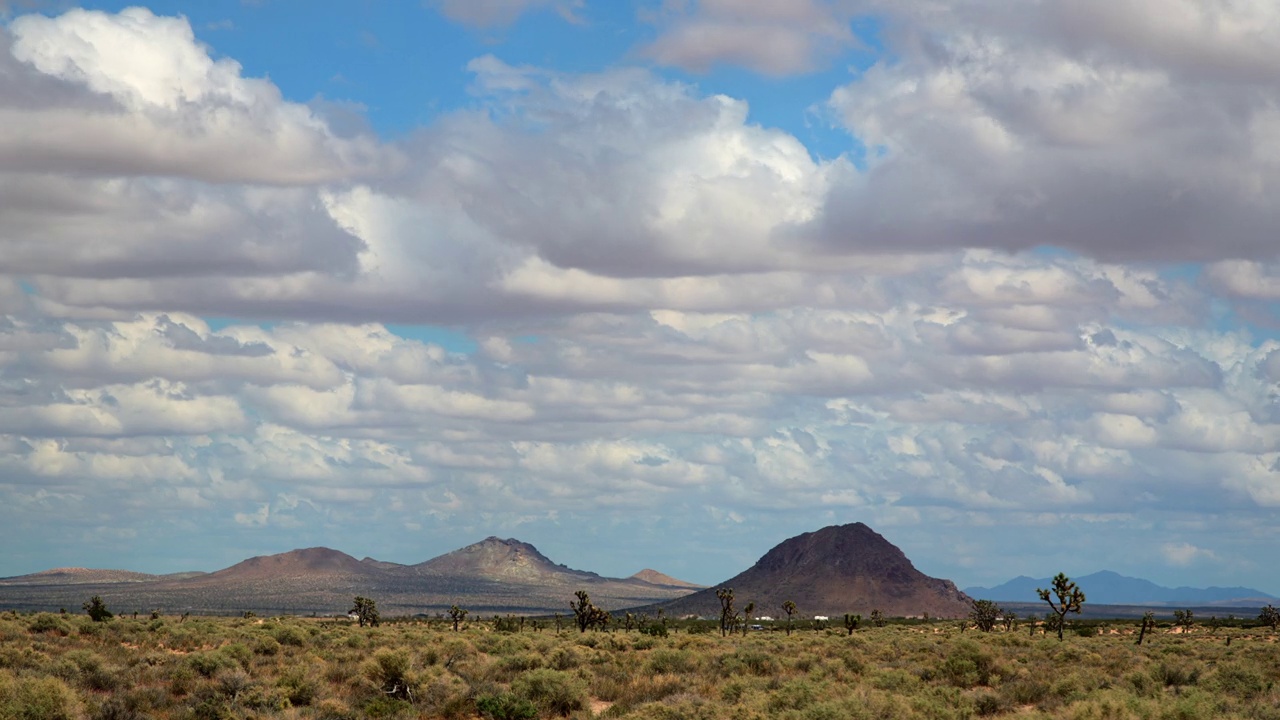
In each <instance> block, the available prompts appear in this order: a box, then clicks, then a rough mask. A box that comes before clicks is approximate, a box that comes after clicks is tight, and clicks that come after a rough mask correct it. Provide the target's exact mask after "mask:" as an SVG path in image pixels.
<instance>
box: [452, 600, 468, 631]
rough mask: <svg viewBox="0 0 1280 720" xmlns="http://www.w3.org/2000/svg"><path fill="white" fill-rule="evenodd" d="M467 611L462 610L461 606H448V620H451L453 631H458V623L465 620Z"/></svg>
mask: <svg viewBox="0 0 1280 720" xmlns="http://www.w3.org/2000/svg"><path fill="white" fill-rule="evenodd" d="M467 612H468V611H467V610H463V609H462V608H460V607H458V606H457V605H452V606H450V607H449V619H450V620H453V631H454V632H458V625H459V624H460V623H461V622H462V621H463V620H465V619H466V617H467Z"/></svg>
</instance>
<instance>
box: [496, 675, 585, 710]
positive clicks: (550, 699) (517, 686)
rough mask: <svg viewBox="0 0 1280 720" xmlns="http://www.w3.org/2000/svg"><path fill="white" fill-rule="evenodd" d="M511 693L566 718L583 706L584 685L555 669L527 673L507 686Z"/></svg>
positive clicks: (571, 676)
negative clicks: (509, 687)
mask: <svg viewBox="0 0 1280 720" xmlns="http://www.w3.org/2000/svg"><path fill="white" fill-rule="evenodd" d="M511 692H513V693H515V694H516V695H518V696H520V697H522V698H524V699H526V700H529V701H530V702H532V703H534V704H535V705H537V706H538V707H540V708H542V709H544V710H546V711H547V712H550V713H554V714H556V715H565V716H567V715H569V714H570V713H572V712H574V711H577V710H581V709H582V708H583V707H585V706H586V695H587V690H586V685H585V683H583V681H582V680H581V679H580V678H578V677H575V676H574V675H571V674H569V673H566V672H561V671H559V670H550V669H546V668H540V669H538V670H531V671H529V672H528V673H526V674H524V675H522V676H520V677H519V678H516V680H515V682H513V683H511Z"/></svg>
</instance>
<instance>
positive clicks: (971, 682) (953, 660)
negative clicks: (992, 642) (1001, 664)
mask: <svg viewBox="0 0 1280 720" xmlns="http://www.w3.org/2000/svg"><path fill="white" fill-rule="evenodd" d="M994 664H995V663H994V661H993V660H992V657H991V655H990V654H988V653H987V652H985V651H984V650H983V649H982V648H981V647H979V646H978V644H977V643H974V642H971V641H968V640H962V641H960V642H957V643H956V644H955V646H953V647H952V648H951V652H950V653H948V654H947V658H946V659H945V660H943V662H942V665H941V666H940V667H939V668H938V677H940V678H941V679H943V680H945V681H946V682H948V683H950V684H951V685H954V686H955V687H958V688H971V687H974V686H975V685H990V684H991V675H992V671H993V670H994Z"/></svg>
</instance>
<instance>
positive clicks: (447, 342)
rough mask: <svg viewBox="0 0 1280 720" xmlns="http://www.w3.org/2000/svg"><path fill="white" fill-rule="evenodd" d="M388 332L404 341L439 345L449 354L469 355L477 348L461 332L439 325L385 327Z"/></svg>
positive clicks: (467, 336) (471, 339) (471, 340)
mask: <svg viewBox="0 0 1280 720" xmlns="http://www.w3.org/2000/svg"><path fill="white" fill-rule="evenodd" d="M385 327H386V328H387V331H388V332H391V333H394V334H395V335H396V336H397V337H401V338H404V339H405V340H417V341H418V342H422V343H429V344H432V345H439V346H440V347H442V348H444V349H445V350H447V351H449V352H451V353H459V354H464V355H470V354H471V353H474V352H475V351H476V350H477V349H478V348H479V346H478V345H477V344H476V341H475V340H474V339H473V338H472V337H471V336H470V335H468V334H467V333H466V332H464V331H462V330H458V329H456V328H448V327H442V326H439V325H386V326H385Z"/></svg>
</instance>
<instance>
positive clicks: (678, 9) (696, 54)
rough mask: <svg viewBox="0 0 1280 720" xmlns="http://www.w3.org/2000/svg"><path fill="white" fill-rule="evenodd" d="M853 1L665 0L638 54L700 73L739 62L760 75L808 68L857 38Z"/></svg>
mask: <svg viewBox="0 0 1280 720" xmlns="http://www.w3.org/2000/svg"><path fill="white" fill-rule="evenodd" d="M855 5H856V4H855V3H850V2H846V1H845V0H795V1H793V2H787V3H777V2H769V1H768V0H694V1H693V2H666V3H664V4H663V10H662V11H661V12H659V13H657V14H656V16H655V19H656V21H657V22H658V24H659V28H660V34H659V36H658V37H657V39H655V40H654V41H653V42H651V43H649V44H648V45H646V46H645V47H643V48H641V53H642V54H644V55H645V56H647V57H650V58H653V59H654V60H655V61H657V62H658V63H661V64H663V65H674V66H677V67H681V68H684V69H686V70H692V71H695V72H706V71H707V70H710V69H711V68H712V67H714V66H716V65H722V64H728V65H740V66H743V67H746V68H749V69H751V70H754V71H756V72H760V73H763V74H766V75H774V76H783V75H794V74H799V73H804V72H808V71H811V70H814V69H817V68H818V67H820V66H822V65H824V64H826V62H827V61H829V60H830V59H832V58H833V57H835V56H837V55H838V54H839V52H840V51H843V50H845V49H847V48H848V47H850V46H852V45H855V44H856V43H857V40H856V38H855V37H854V35H853V31H852V29H851V28H850V21H851V19H852V17H853V15H854V11H855V10H856V7H855Z"/></svg>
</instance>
